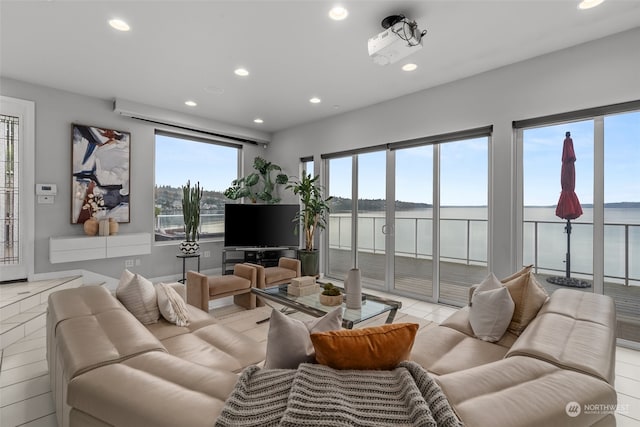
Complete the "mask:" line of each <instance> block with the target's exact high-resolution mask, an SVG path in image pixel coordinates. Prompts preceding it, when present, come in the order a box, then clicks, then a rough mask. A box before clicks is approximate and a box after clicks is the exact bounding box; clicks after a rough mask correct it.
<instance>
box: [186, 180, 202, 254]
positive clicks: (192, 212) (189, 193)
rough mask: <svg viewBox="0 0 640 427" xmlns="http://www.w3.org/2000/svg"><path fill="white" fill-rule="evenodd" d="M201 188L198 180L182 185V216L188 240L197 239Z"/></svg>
mask: <svg viewBox="0 0 640 427" xmlns="http://www.w3.org/2000/svg"><path fill="white" fill-rule="evenodd" d="M202 193H203V190H202V188H200V181H198V183H197V184H196V185H194V186H193V187H191V181H187V185H183V186H182V218H183V219H184V232H185V235H186V236H185V237H186V240H187V241H188V242H195V241H197V240H198V237H199V234H198V227H199V226H200V200H201V199H202Z"/></svg>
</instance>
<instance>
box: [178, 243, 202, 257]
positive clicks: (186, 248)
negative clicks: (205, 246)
mask: <svg viewBox="0 0 640 427" xmlns="http://www.w3.org/2000/svg"><path fill="white" fill-rule="evenodd" d="M199 250H200V244H199V243H198V242H191V241H189V240H183V241H182V242H180V252H182V253H183V254H185V255H192V254H195V253H198V251H199Z"/></svg>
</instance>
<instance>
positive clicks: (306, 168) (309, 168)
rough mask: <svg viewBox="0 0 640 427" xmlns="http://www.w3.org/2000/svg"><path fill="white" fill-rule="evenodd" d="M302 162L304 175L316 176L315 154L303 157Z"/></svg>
mask: <svg viewBox="0 0 640 427" xmlns="http://www.w3.org/2000/svg"><path fill="white" fill-rule="evenodd" d="M300 164H301V168H302V175H305V176H306V175H309V174H310V175H313V176H315V175H314V174H315V172H314V170H313V168H314V164H313V156H310V157H303V158H302V159H300Z"/></svg>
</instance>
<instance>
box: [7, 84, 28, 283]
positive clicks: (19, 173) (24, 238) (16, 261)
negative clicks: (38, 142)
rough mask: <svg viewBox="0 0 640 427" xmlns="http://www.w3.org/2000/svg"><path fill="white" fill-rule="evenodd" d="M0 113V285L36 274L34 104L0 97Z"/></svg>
mask: <svg viewBox="0 0 640 427" xmlns="http://www.w3.org/2000/svg"><path fill="white" fill-rule="evenodd" d="M0 106H1V111H0V215H2V219H0V224H1V228H0V282H3V281H12V280H20V279H26V278H28V275H29V273H30V272H32V271H33V247H34V245H33V228H34V227H33V204H32V203H31V202H27V198H25V197H24V195H25V191H26V189H27V188H31V189H33V186H34V183H33V178H32V177H31V176H32V174H34V172H33V160H32V159H33V143H34V142H33V117H34V108H35V107H34V104H33V103H32V102H31V101H23V100H20V99H14V98H9V97H4V96H3V97H1V102H0Z"/></svg>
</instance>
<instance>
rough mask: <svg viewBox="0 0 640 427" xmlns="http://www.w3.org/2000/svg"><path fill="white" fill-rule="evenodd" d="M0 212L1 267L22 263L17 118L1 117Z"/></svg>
mask: <svg viewBox="0 0 640 427" xmlns="http://www.w3.org/2000/svg"><path fill="white" fill-rule="evenodd" d="M0 125H1V126H2V133H1V134H0V179H1V180H2V183H1V184H0V212H1V213H2V230H1V231H0V264H2V265H4V264H16V263H18V262H19V257H18V255H19V245H20V239H19V234H18V219H19V218H20V215H19V213H20V212H19V209H18V194H19V193H18V181H17V178H18V177H19V174H18V171H17V170H16V169H17V168H18V167H19V166H20V164H19V162H18V158H17V156H16V154H17V150H18V143H19V141H20V136H19V134H18V129H19V119H18V117H13V116H8V115H4V114H3V115H0Z"/></svg>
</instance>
